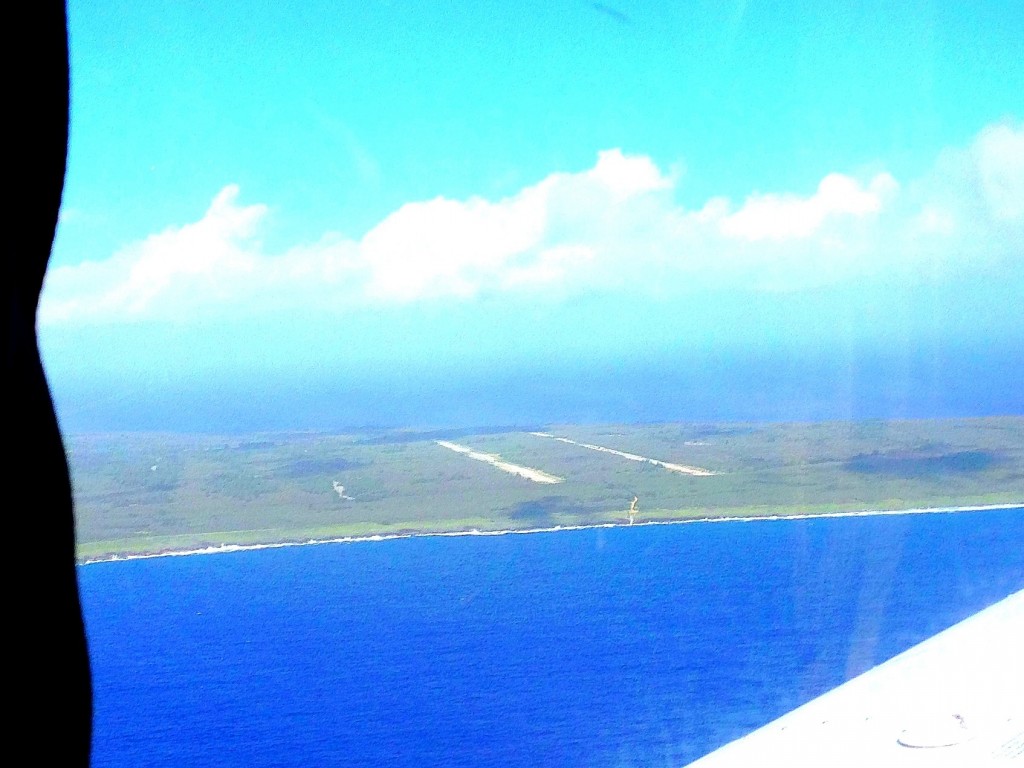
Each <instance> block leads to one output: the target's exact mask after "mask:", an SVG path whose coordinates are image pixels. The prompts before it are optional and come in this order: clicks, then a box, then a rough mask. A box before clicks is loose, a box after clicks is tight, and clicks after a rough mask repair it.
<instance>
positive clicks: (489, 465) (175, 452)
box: [67, 416, 1024, 560]
mask: <svg viewBox="0 0 1024 768" xmlns="http://www.w3.org/2000/svg"><path fill="white" fill-rule="evenodd" d="M456 440H457V442H454V441H456ZM453 446H455V447H454V448H453ZM67 447H68V456H69V463H70V467H71V474H72V482H73V486H74V491H75V504H76V517H77V526H78V556H79V559H80V560H95V559H105V558H110V557H115V556H119V557H123V556H130V555H147V554H155V553H161V552H173V551H187V550H197V549H203V548H207V547H222V546H225V545H229V546H230V545H243V546H244V545H255V544H276V543H284V542H301V541H308V540H311V539H315V540H324V539H337V538H348V537H363V536H367V537H368V536H387V535H408V534H424V533H454V532H462V531H482V532H486V531H503V530H509V531H515V530H534V529H538V528H556V527H572V526H581V525H600V524H609V523H621V524H628V523H629V522H630V517H631V515H630V507H631V502H632V501H633V499H634V498H636V499H637V503H636V508H635V512H634V515H633V517H635V520H636V522H638V523H641V522H667V521H677V520H692V519H705V518H727V517H762V516H788V515H817V514H836V513H843V512H851V513H852V512H863V511H868V510H880V509H885V510H903V509H920V508H929V507H954V506H985V505H1000V504H1019V503H1024V417H1021V416H1004V417H990V418H977V419H927V420H907V421H862V422H824V423H816V424H811V423H788V424H760V423H759V424H699V423H685V424H645V425H610V426H609V425H604V426H594V425H586V426H580V425H544V426H543V427H537V426H531V427H530V428H524V429H522V430H519V429H495V428H492V429H479V430H466V429H460V430H432V431H412V430H387V431H386V430H378V431H370V430H367V431H362V432H355V431H353V432H351V433H346V434H324V433H286V434H277V433H275V434H261V435H254V436H246V437H239V436H211V435H180V434H165V433H160V434H154V433H130V434H91V435H73V436H69V437H68V438H67Z"/></svg>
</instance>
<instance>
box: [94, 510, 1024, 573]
mask: <svg viewBox="0 0 1024 768" xmlns="http://www.w3.org/2000/svg"><path fill="white" fill-rule="evenodd" d="M999 509H1024V500H1021V501H1018V502H1007V503H1000V504H974V505H963V506H941V507H911V508H906V509H868V510H860V511H838V512H836V511H832V512H829V511H823V512H798V513H793V514H767V515H746V516H743V515H731V516H727V515H721V516H706V517H690V518H679V519H666V520H646V521H642V522H636V523H633V524H630V523H628V522H604V523H580V524H571V525H555V526H548V527H535V528H510V529H495V530H479V529H476V528H472V529H467V530H456V531H422V532H414V531H413V532H402V533H379V534H366V535H355V536H337V537H326V538H309V539H305V540H290V539H283V540H281V541H271V542H264V543H253V544H232V543H228V542H225V543H222V544H219V545H209V546H205V547H193V548H184V547H183V548H180V549H178V548H168V549H166V550H160V551H156V552H124V553H113V554H109V555H100V556H97V557H85V558H82V559H80V560H78V562H77V563H76V565H77V566H86V565H95V564H98V563H115V562H126V561H129V560H152V559H155V558H162V557H187V556H195V555H218V554H228V553H232V552H249V551H254V550H260V549H283V548H285V547H308V546H317V545H323V544H357V543H362V542H378V541H391V540H396V539H413V538H435V537H452V536H507V535H513V534H533V533H560V532H563V531H583V530H591V529H601V528H629V527H634V528H639V527H648V526H655V525H687V524H691V523H730V522H735V523H744V522H746V523H749V522H758V521H774V522H779V521H785V520H809V519H812V518H840V517H879V516H893V515H925V514H928V515H935V514H956V513H961V512H985V511H991V510H999ZM226 533H227V532H226ZM234 533H236V534H242V533H246V532H245V531H236V532H234Z"/></svg>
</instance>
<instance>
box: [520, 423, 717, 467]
mask: <svg viewBox="0 0 1024 768" xmlns="http://www.w3.org/2000/svg"><path fill="white" fill-rule="evenodd" d="M530 434H531V435H535V436H536V437H549V438H551V439H552V440H557V441H558V442H560V443H568V444H569V445H578V446H579V447H580V448H589V449H590V450H592V451H600V452H601V453H611V454H614V455H616V456H621V457H622V458H624V459H629V460H630V461H639V462H647V463H648V464H654V465H655V466H658V467H663V468H665V469H667V470H669V471H670V472H679V473H681V474H684V475H692V476H694V477H711V475H717V474H718V473H717V472H712V471H711V470H710V469H702V468H701V467H688V466H686V465H685V464H673V463H671V462H668V461H661V460H660V459H650V458H648V457H647V456H639V455H637V454H635V453H626V452H625V451H617V450H615V449H614V448H605V447H604V446H603V445H594V444H593V443H577V442H576V441H575V440H570V439H569V438H568V437H559V436H558V435H552V434H551V433H550V432H531V433H530Z"/></svg>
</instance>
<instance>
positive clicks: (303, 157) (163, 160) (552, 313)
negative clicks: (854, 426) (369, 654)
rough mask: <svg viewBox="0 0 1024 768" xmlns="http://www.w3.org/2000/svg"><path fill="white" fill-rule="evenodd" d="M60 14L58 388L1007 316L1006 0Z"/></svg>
mask: <svg viewBox="0 0 1024 768" xmlns="http://www.w3.org/2000/svg"><path fill="white" fill-rule="evenodd" d="M851 5H854V4H851ZM896 5H898V6H899V7H894V6H896ZM69 17H70V33H71V53H72V57H71V58H72V83H73V87H72V133H71V137H72V138H71V148H70V156H69V167H68V177H67V185H66V190H65V197H64V207H63V212H62V220H61V225H60V227H59V231H58V237H57V242H56V244H55V248H54V254H53V259H52V262H51V272H50V276H49V278H48V284H47V290H46V292H45V293H44V298H43V302H42V306H41V312H40V333H41V339H42V346H43V352H44V358H45V361H46V364H47V367H48V370H49V372H50V375H51V379H52V380H53V385H54V390H55V394H56V395H57V399H58V404H59V405H60V404H62V403H63V404H64V406H63V407H64V409H65V411H69V410H73V409H74V408H73V406H75V405H76V404H75V403H74V402H73V401H74V400H75V399H76V398H79V399H81V398H82V397H84V395H82V394H81V393H83V392H85V391H86V389H87V390H88V391H89V392H91V393H93V394H92V395H91V396H95V394H96V393H98V392H99V393H105V395H107V396H109V397H110V398H112V400H113V401H114V402H116V401H117V399H118V395H117V393H118V392H119V391H120V390H123V389H125V388H129V389H132V391H134V392H136V393H138V392H154V391H157V390H168V388H170V389H173V388H174V387H185V388H188V389H189V390H190V391H201V390H202V388H203V386H204V382H205V383H207V384H209V386H211V387H212V386H214V382H223V381H234V382H236V383H235V384H234V385H233V386H236V387H241V386H242V385H239V384H238V383H237V382H240V381H245V380H252V379H262V380H270V379H274V380H278V379H282V380H284V379H287V378H288V376H290V375H294V376H298V377H300V378H302V379H303V380H304V381H315V380H317V379H318V377H319V378H323V379H331V380H337V379H339V377H340V378H344V377H346V376H349V377H352V376H357V377H361V378H362V379H366V380H368V381H372V382H374V384H373V386H377V383H379V385H380V386H382V387H385V388H386V387H387V386H388V384H387V382H388V381H389V380H390V379H391V378H393V377H394V376H396V375H397V374H396V372H397V371H402V372H404V375H408V372H409V371H417V370H419V371H429V372H432V374H434V375H438V376H448V375H451V376H460V375H462V374H467V375H468V372H473V371H475V372H479V371H481V370H535V369H544V368H545V367H550V366H552V365H556V364H557V365H558V366H562V365H564V364H566V362H567V361H568V362H572V361H577V362H579V363H580V364H582V365H603V366H605V367H611V368H615V366H627V365H630V364H632V363H636V362H639V363H644V362H646V363H651V362H652V361H655V360H660V359H664V358H665V357H666V356H669V357H671V356H673V355H677V356H678V355H688V356H693V355H696V356H698V357H699V356H700V355H702V354H703V355H718V354H724V353H728V354H735V355H738V356H742V355H744V354H753V353H756V354H759V355H764V354H769V355H770V354H771V353H772V352H773V350H783V349H784V350H786V351H787V352H786V354H791V353H794V351H795V353H798V354H801V353H806V354H807V355H809V356H812V357H813V356H814V355H820V354H824V353H828V352H834V351H835V350H837V349H840V350H842V349H846V350H861V349H880V350H887V349H888V350H895V351H896V352H899V351H900V350H903V351H904V352H905V353H907V354H909V353H910V351H911V350H920V349H932V348H935V349H942V350H945V351H943V354H944V355H945V356H946V357H951V358H955V354H954V353H953V352H952V351H951V350H954V349H956V348H962V347H965V346H966V347H971V346H972V345H973V346H975V347H976V346H977V345H978V344H985V345H988V346H991V347H993V348H995V347H998V348H1005V349H1013V348H1014V347H1015V345H1018V346H1019V344H1018V343H1019V342H1022V341H1024V320H1022V319H1021V313H1019V312H1016V311H1014V308H1013V304H1014V303H1015V300H1016V299H1017V298H1019V296H1020V295H1022V294H1024V246H1022V243H1024V124H1022V119H1024V51H1022V47H1021V43H1020V40H1021V39H1024V9H1022V8H1021V6H1020V4H1019V3H1014V2H992V3H978V4H972V5H970V7H967V6H965V4H960V3H951V2H950V3H944V2H918V3H906V4H891V3H858V4H855V7H851V8H840V7H837V6H833V5H830V4H822V3H816V2H806V3H791V4H780V3H759V2H738V3H711V2H694V3H685V4H684V3H671V4H669V3H666V4H660V3H645V2H625V1H623V2H608V3H586V2H505V3H501V4H497V3H495V4H488V3H468V2H467V3H448V4H429V3H415V2H380V3H377V2H364V3H353V4H338V3H334V2H316V1H315V0H313V1H311V2H305V3H295V4H288V3H278V2H266V3H262V2H250V3H245V4H236V3H227V2H223V3H219V2H206V3H190V2H150V3H142V4H133V3H113V2H106V3H104V2H98V3H89V4H86V3H79V2H72V3H71V4H70V7H69ZM723 351H724V352H723ZM850 354H853V352H850ZM239 393H241V395H240V396H244V387H242V388H241V389H239ZM139 397H141V400H140V401H139V402H142V401H144V400H145V396H143V395H140V396H139ZM79 405H80V403H79ZM599 415H600V414H597V416H599ZM296 426H301V425H299V424H297V425H296Z"/></svg>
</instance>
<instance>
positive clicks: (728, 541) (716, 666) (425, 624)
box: [79, 509, 1024, 767]
mask: <svg viewBox="0 0 1024 768" xmlns="http://www.w3.org/2000/svg"><path fill="white" fill-rule="evenodd" d="M1022 542H1024V510H1021V509H1018V510H1010V511H993V512H976V513H961V514H939V515H907V516H892V517H870V518H845V519H819V520H790V521H777V522H732V523H702V524H690V525H677V526H656V527H646V526H645V527H634V528H616V529H601V530H586V531H576V532H558V533H546V534H532V535H515V536H501V537H463V538H418V539H405V540H394V541H384V542H364V543H353V544H334V545H324V546H316V547H300V548H292V549H274V550H260V551H253V552H242V553H235V554H223V555H213V556H202V557H182V558H163V559H156V560H141V561H131V562H120V563H101V564H93V565H88V566H84V567H82V568H81V569H80V572H79V576H80V580H81V586H82V591H83V600H84V606H85V613H86V623H87V628H88V633H89V638H90V643H91V651H92V659H93V670H94V676H95V695H96V728H95V749H94V760H95V765H97V766H115V765H116V766H136V765H152V766H182V765H190V766H203V765H218V766H235V765H237V766H319V765H352V766H379V765H395V766H406V765H407V766H441V765H444V766H489V765H495V766H497V765H501V766H534V765H558V766H588V767H600V766H620V765H635V766H663V765H664V766H680V765H683V764H685V763H686V762H688V761H690V760H692V759H695V758H697V757H699V756H700V755H702V754H705V753H707V752H709V751H710V750H712V749H714V748H715V747H717V746H719V745H721V744H723V743H725V742H727V741H729V740H731V739H733V738H735V737H737V736H740V735H742V734H744V733H746V732H748V731H750V730H752V729H753V728H755V727H757V726H759V725H762V724H763V723H765V722H768V721H769V720H771V719H773V718H775V717H776V716H778V715H780V714H782V713H784V712H786V711H788V710H790V709H792V708H793V707H794V706H796V705H798V704H800V703H802V702H804V701H807V700H809V699H810V698H812V697H814V696H816V695H818V694H820V693H822V692H824V691H826V690H828V689H829V688H832V687H834V686H835V685H837V684H839V683H840V682H842V681H844V680H846V679H849V678H850V677H851V676H853V675H855V674H856V673H858V672H860V671H862V670H864V669H867V668H869V667H870V666H873V665H874V664H876V663H878V662H880V661H882V660H884V659H886V658H889V657H891V656H893V655H894V654H896V653H898V652H900V651H902V650H904V649H905V648H908V647H910V646H911V645H913V644H915V643H917V642H919V641H921V640H923V639H924V638H926V637H928V636H930V635H932V634H934V633H936V632H938V631H939V630H941V629H944V628H945V627H948V626H950V625H952V624H953V623H955V622H957V621H959V620H960V619H963V618H965V617H966V616H968V615H970V614H972V613H974V612H976V611H978V610H980V609H981V608H983V607H985V606H987V605H989V604H991V603H993V602H995V601H996V600H998V599H1000V598H1003V597H1005V596H1006V595H1008V594H1010V593H1012V592H1014V591H1017V590H1019V589H1021V588H1024V546H1022Z"/></svg>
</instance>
